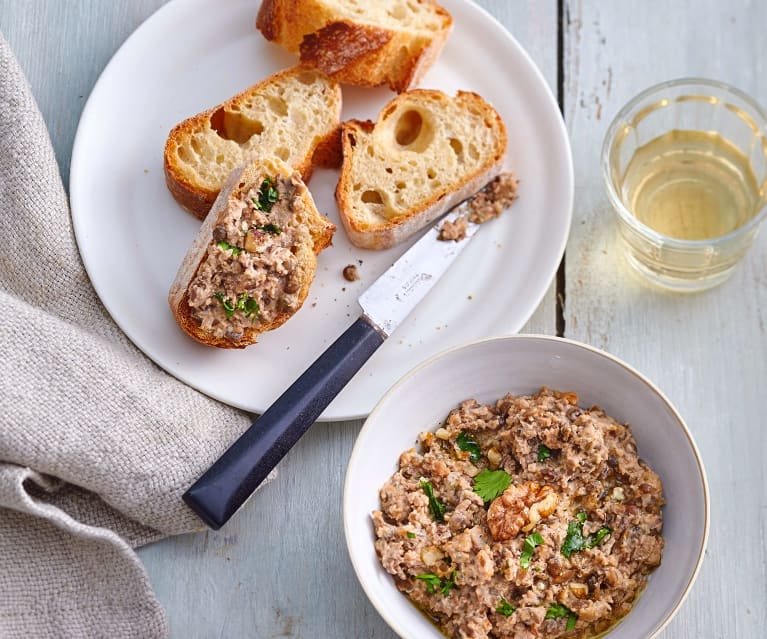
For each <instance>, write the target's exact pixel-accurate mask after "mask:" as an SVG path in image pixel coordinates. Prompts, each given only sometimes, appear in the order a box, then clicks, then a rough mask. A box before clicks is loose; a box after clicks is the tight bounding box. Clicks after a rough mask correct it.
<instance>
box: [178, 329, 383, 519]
mask: <svg viewBox="0 0 767 639" xmlns="http://www.w3.org/2000/svg"><path fill="white" fill-rule="evenodd" d="M383 341H384V336H383V335H382V334H381V333H379V331H378V329H376V328H375V327H374V326H373V325H372V323H371V322H370V321H369V320H368V319H367V318H366V317H365V316H362V317H360V318H359V319H358V320H357V321H356V322H354V324H352V325H351V326H350V327H349V328H348V329H346V331H345V332H344V333H343V334H342V335H341V336H340V337H339V338H338V339H337V340H336V341H335V342H333V343H332V344H331V345H330V346H329V347H328V349H327V350H326V351H325V352H324V353H322V355H320V356H319V357H318V358H317V359H316V360H315V361H314V363H313V364H312V365H311V366H310V367H309V368H308V369H307V370H306V371H305V372H304V373H303V374H302V375H301V376H300V377H299V378H298V379H297V380H296V381H295V382H293V384H292V385H291V386H290V388H288V389H287V390H286V391H285V392H284V393H283V394H282V395H280V397H279V398H278V399H277V401H275V402H274V404H272V405H271V406H270V407H269V408H268V409H267V410H266V411H265V412H264V414H263V415H261V417H258V418H256V420H255V421H254V422H253V424H252V425H251V426H250V428H248V430H246V431H245V432H244V433H243V434H242V435H241V436H240V438H239V439H238V440H237V441H236V442H234V443H233V444H232V445H231V446H230V447H229V448H228V449H227V451H226V452H225V453H224V454H223V455H221V457H219V459H218V460H217V461H216V462H215V463H214V464H213V465H212V466H211V467H210V468H209V469H208V470H207V471H205V473H204V474H203V475H202V477H200V478H199V479H198V480H197V481H196V482H195V483H194V484H193V485H192V486H191V487H190V488H189V490H187V491H186V492H185V493H184V496H183V499H184V501H185V502H186V503H187V505H188V506H189V507H190V508H191V509H192V510H194V512H196V513H197V514H198V515H199V517H200V519H202V520H203V521H204V522H205V523H206V524H207V525H208V526H210V527H211V528H213V529H214V530H218V529H219V528H220V527H221V526H223V525H224V524H225V523H226V522H227V521H228V520H229V518H230V517H231V516H232V515H233V514H234V513H235V512H236V511H237V509H239V507H240V506H242V504H243V503H245V501H246V500H247V499H248V497H250V495H251V494H252V493H253V491H254V490H255V489H256V488H257V487H258V485H259V484H260V483H261V482H262V481H263V480H264V479H265V478H266V476H267V475H268V474H269V473H270V472H271V470H272V469H273V468H274V467H275V466H276V465H277V464H278V463H279V461H280V460H281V459H282V458H283V457H284V456H285V453H287V452H288V450H290V448H291V447H292V446H293V445H294V444H295V443H296V442H297V441H298V440H299V439H300V438H301V436H302V435H303V434H304V433H305V432H306V431H307V430H308V429H309V426H311V425H312V424H313V423H314V422H315V420H316V419H317V418H318V417H319V416H320V414H321V413H322V411H323V410H325V408H326V407H327V405H328V404H330V402H331V401H333V398H334V397H335V396H336V395H338V393H339V392H341V389H342V388H343V387H344V386H346V384H347V383H348V382H349V380H350V379H351V378H352V377H354V375H355V373H356V372H357V371H358V370H359V369H360V368H362V365H363V364H364V363H365V362H366V361H367V360H368V359H369V358H370V356H371V355H372V354H373V353H374V352H375V351H376V349H377V348H378V347H379V346H380V345H381V344H383Z"/></svg>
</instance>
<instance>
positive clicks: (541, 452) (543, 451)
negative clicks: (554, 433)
mask: <svg viewBox="0 0 767 639" xmlns="http://www.w3.org/2000/svg"><path fill="white" fill-rule="evenodd" d="M549 457H551V448H549V447H548V446H546V445H544V444H538V461H539V462H542V461H546V460H547V459H548V458H549Z"/></svg>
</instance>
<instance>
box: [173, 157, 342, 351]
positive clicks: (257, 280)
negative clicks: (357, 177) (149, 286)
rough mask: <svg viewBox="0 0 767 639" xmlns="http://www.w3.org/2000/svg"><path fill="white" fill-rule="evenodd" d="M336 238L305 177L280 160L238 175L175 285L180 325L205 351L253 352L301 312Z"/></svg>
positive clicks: (202, 230)
mask: <svg viewBox="0 0 767 639" xmlns="http://www.w3.org/2000/svg"><path fill="white" fill-rule="evenodd" d="M267 179H269V180H271V181H272V183H271V185H272V188H275V189H276V191H277V194H278V195H277V199H276V202H275V203H274V204H273V205H272V208H271V211H269V212H267V211H263V210H259V206H262V205H258V206H257V205H256V202H258V201H259V200H262V199H263V197H264V196H265V195H268V191H269V185H268V184H267V185H266V187H265V186H264V181H265V180H267ZM272 199H274V197H272ZM267 206H268V205H267ZM257 227H260V228H257ZM334 231H335V226H334V225H333V224H332V223H331V222H330V221H328V220H327V219H326V218H325V217H324V216H322V215H321V214H320V213H319V212H318V211H317V208H316V207H315V205H314V200H313V199H312V196H311V194H310V193H309V190H308V189H307V188H306V185H305V184H304V182H303V181H302V180H301V175H300V173H298V171H294V170H293V169H292V168H290V167H289V166H288V165H287V164H286V163H285V162H283V161H282V160H280V159H278V158H268V159H257V160H255V161H253V162H251V163H249V164H247V165H245V166H244V167H242V168H239V169H237V170H235V171H234V172H232V174H231V175H230V176H229V178H228V179H227V181H226V184H225V185H224V187H223V189H222V190H221V192H220V194H219V196H218V198H216V201H215V203H214V204H213V207H212V208H211V210H210V213H209V214H208V216H207V217H206V218H205V221H204V222H203V224H202V227H201V228H200V232H199V233H198V235H197V237H196V238H195V240H194V243H193V244H192V246H191V247H190V249H189V251H188V252H187V254H186V257H184V261H183V262H182V264H181V267H180V268H179V271H178V274H177V275H176V279H175V280H174V282H173V284H172V285H171V288H170V293H169V294H168V302H169V304H170V307H171V310H172V311H173V316H174V317H175V318H176V322H178V325H179V326H180V327H181V328H182V329H183V330H184V331H185V332H186V333H187V334H188V335H190V336H191V337H193V338H194V339H196V340H197V341H199V342H202V343H203V344H209V345H210V346H218V347H220V348H244V347H245V346H249V345H250V344H253V343H254V342H255V341H256V339H257V337H258V335H259V334H260V333H263V332H265V331H270V330H273V329H275V328H277V327H278V326H280V325H282V324H283V323H284V322H286V321H287V320H288V319H289V318H290V317H291V316H292V315H293V314H294V313H295V312H296V311H298V309H299V308H301V305H302V304H303V302H304V300H305V299H306V296H307V294H308V292H309V285H310V284H311V283H312V280H313V278H314V272H315V270H316V268H317V254H318V253H319V252H320V251H321V250H322V249H324V248H326V247H327V246H328V245H330V243H331V240H332V238H333V232H334ZM256 304H257V309H256ZM227 306H228V307H229V308H228V309H227Z"/></svg>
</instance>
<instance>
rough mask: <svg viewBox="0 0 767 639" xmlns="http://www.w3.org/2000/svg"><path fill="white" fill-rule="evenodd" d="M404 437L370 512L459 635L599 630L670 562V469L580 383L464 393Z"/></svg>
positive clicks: (391, 553) (383, 542)
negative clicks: (406, 445) (583, 396)
mask: <svg viewBox="0 0 767 639" xmlns="http://www.w3.org/2000/svg"><path fill="white" fill-rule="evenodd" d="M420 440H421V446H422V450H421V452H417V451H416V450H415V449H411V450H408V451H405V452H404V453H403V454H402V455H401V457H400V460H399V470H398V471H397V472H396V473H395V474H394V475H393V476H392V477H391V478H390V479H389V481H388V482H387V483H386V484H385V485H384V486H383V488H381V490H380V498H381V510H379V511H376V512H374V513H373V522H374V527H375V535H376V541H375V548H376V551H377V553H378V556H379V558H380V560H381V563H382V565H383V567H384V569H385V570H386V571H387V572H389V573H390V574H391V575H392V576H393V577H394V580H395V582H396V584H397V587H398V588H399V589H400V590H401V591H402V592H403V593H405V594H406V595H407V596H408V597H409V598H410V599H411V600H412V601H413V602H414V603H415V605H417V606H418V607H419V608H420V609H421V610H423V611H424V612H425V613H427V614H428V615H429V616H430V617H431V618H432V619H433V620H434V621H435V623H436V624H437V625H438V626H439V627H440V628H441V629H442V630H443V632H444V633H445V634H446V635H447V636H449V637H451V638H462V639H480V638H482V639H484V638H495V639H508V638H515V639H533V638H548V639H554V638H557V637H567V638H585V637H593V636H596V635H598V634H599V633H601V632H603V631H604V630H606V629H608V628H609V627H610V626H611V625H613V624H614V623H615V622H616V621H617V620H618V619H620V618H621V617H623V616H624V615H625V614H626V613H628V612H629V610H630V609H631V606H632V604H633V602H634V600H635V599H636V597H637V595H638V594H639V593H640V592H641V591H642V589H643V588H644V586H645V585H646V581H647V577H648V575H649V573H650V572H651V571H652V570H653V568H655V567H656V566H658V565H659V564H660V561H661V552H662V549H663V539H662V537H661V528H662V515H661V507H662V505H663V503H664V499H663V495H662V485H661V481H660V479H659V477H658V476H657V475H656V474H655V473H654V472H653V471H652V470H651V469H650V468H649V467H648V466H647V465H646V464H645V463H644V462H643V461H642V460H640V459H639V458H638V456H637V448H636V443H635V442H634V438H633V437H632V435H631V432H630V430H629V427H628V426H626V425H622V424H619V423H618V422H616V421H615V420H614V419H612V418H611V417H609V416H608V415H606V414H605V413H604V412H603V411H602V410H601V409H599V408H598V407H594V408H590V409H583V408H581V407H579V406H578V397H577V395H575V393H563V392H558V391H554V390H550V389H547V388H543V389H542V390H541V391H540V392H539V393H537V394H535V395H530V396H513V395H507V396H506V397H503V398H502V399H500V400H499V401H498V402H496V403H495V404H491V405H482V404H479V403H477V402H476V401H475V400H467V401H465V402H463V403H462V404H461V405H460V406H459V407H458V408H456V409H454V410H453V411H452V412H451V413H450V414H449V415H448V417H447V419H446V421H445V423H444V424H443V426H442V427H441V428H439V429H438V430H437V431H436V432H435V433H431V432H426V433H422V434H421V436H420Z"/></svg>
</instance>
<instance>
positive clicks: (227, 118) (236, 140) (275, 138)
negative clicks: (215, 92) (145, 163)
mask: <svg viewBox="0 0 767 639" xmlns="http://www.w3.org/2000/svg"><path fill="white" fill-rule="evenodd" d="M340 117H341V88H340V87H339V86H338V84H337V83H336V82H335V81H333V80H330V79H329V78H328V77H327V76H326V75H325V74H323V73H321V72H318V71H316V70H312V69H306V68H302V67H300V66H298V67H292V68H290V69H285V70H283V71H280V72H279V73H276V74H274V75H272V76H270V77H268V78H266V79H265V80H262V81H261V82H259V83H258V84H255V85H254V86H252V87H250V88H249V89H247V90H245V91H243V92H242V93H240V94H238V95H236V96H234V97H233V98H231V99H229V100H227V101H226V102H224V103H223V104H219V105H218V106H215V107H213V108H212V109H208V110H207V111H203V112H202V113H200V114H198V115H195V116H193V117H191V118H188V119H187V120H184V121H183V122H181V123H180V124H178V125H176V126H175V127H174V128H173V130H172V131H171V132H170V134H169V135H168V139H167V141H166V143H165V181H166V183H167V185H168V188H169V189H170V192H171V193H172V194H173V197H174V198H175V199H176V201H177V202H178V203H179V204H181V206H183V207H184V208H186V209H187V210H189V211H190V212H192V213H194V214H195V215H196V216H197V217H199V218H200V219H203V218H204V217H205V216H206V215H207V213H208V211H209V210H210V207H211V205H212V204H213V201H214V200H215V199H216V196H217V195H218V192H219V190H220V189H221V186H222V185H223V183H224V180H225V179H226V176H227V175H229V174H230V173H231V172H232V171H233V170H234V169H235V168H236V167H238V166H240V165H241V164H242V163H243V162H245V161H246V160H247V159H248V158H250V157H252V156H264V157H271V156H277V157H278V158H280V159H282V160H284V161H285V162H287V163H288V164H289V165H290V166H292V167H293V168H295V169H296V170H297V171H299V172H300V173H301V175H302V177H303V180H304V181H308V180H309V177H310V176H311V174H312V169H313V168H314V166H315V165H319V166H327V167H336V166H338V165H339V163H340V161H341V152H340V151H341V149H340V141H339V137H338V134H339V131H340V127H339V125H340Z"/></svg>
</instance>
